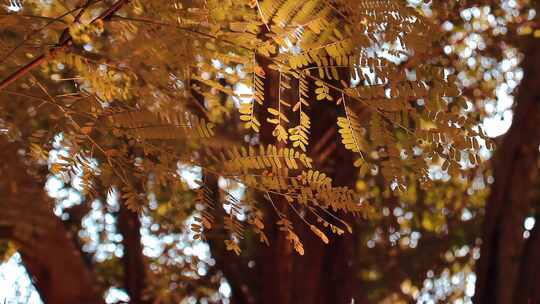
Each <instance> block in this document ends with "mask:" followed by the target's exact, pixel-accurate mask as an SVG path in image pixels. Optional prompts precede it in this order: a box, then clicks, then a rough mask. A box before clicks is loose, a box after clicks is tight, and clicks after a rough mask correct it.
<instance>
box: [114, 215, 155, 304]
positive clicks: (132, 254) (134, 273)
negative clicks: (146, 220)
mask: <svg viewBox="0 0 540 304" xmlns="http://www.w3.org/2000/svg"><path fill="white" fill-rule="evenodd" d="M140 229H141V222H140V220H139V214H137V213H136V212H134V211H131V210H129V209H128V208H127V207H126V205H125V204H120V211H119V214H118V230H119V232H120V233H121V234H122V245H123V246H124V255H123V256H122V264H123V270H124V273H123V274H124V288H125V289H126V292H127V294H128V295H129V299H130V303H133V304H141V303H148V302H149V301H145V299H144V296H143V295H144V291H145V288H146V266H145V265H146V264H145V261H144V255H143V246H142V244H141V232H140Z"/></svg>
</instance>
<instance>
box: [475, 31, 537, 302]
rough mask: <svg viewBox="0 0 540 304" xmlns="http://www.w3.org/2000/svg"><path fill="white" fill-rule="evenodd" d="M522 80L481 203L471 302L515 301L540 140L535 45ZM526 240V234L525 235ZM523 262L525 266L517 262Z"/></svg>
mask: <svg viewBox="0 0 540 304" xmlns="http://www.w3.org/2000/svg"><path fill="white" fill-rule="evenodd" d="M524 53H525V58H524V62H523V68H524V75H525V76H524V79H523V80H522V82H521V85H520V87H519V89H518V94H517V96H516V103H517V106H516V107H515V109H514V119H513V123H512V126H511V128H510V130H509V131H508V133H506V135H505V136H504V139H503V142H502V143H501V144H500V145H499V147H498V149H497V152H496V154H495V156H494V157H495V163H494V168H495V169H494V177H495V182H494V184H493V185H492V187H491V189H492V191H491V194H490V197H489V199H488V202H487V205H486V214H485V223H484V232H483V238H482V247H481V257H480V260H479V263H478V266H477V276H478V279H477V283H476V294H475V299H474V300H475V303H477V304H488V303H489V304H511V303H530V302H528V301H527V300H526V299H525V300H522V301H521V302H515V301H516V299H517V298H521V296H522V295H518V294H517V290H518V289H519V288H518V285H519V277H520V262H521V263H525V261H523V262H522V251H523V244H524V241H523V228H522V227H523V221H524V219H525V216H526V214H527V212H529V210H530V207H531V203H532V202H531V196H530V192H531V191H530V189H531V187H532V183H533V181H534V178H535V176H536V175H537V174H538V169H537V167H535V166H534V164H535V163H536V160H537V158H538V146H539V144H540V127H539V125H540V89H539V88H540V44H539V43H538V42H536V41H531V42H530V43H529V45H527V47H526V49H525V51H524ZM531 241H532V238H531ZM523 267H527V265H525V264H523Z"/></svg>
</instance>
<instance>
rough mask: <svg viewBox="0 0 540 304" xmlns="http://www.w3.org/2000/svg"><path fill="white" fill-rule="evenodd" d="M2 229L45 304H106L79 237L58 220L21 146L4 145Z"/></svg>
mask: <svg viewBox="0 0 540 304" xmlns="http://www.w3.org/2000/svg"><path fill="white" fill-rule="evenodd" d="M0 151H1V152H0V153H1V154H0V159H2V163H1V164H0V174H2V175H3V176H9V178H4V179H1V180H0V194H1V195H0V197H1V201H0V208H1V209H2V213H1V214H0V226H3V227H5V228H8V229H2V230H4V231H5V232H8V233H9V235H3V237H8V238H9V239H11V240H12V241H14V242H15V244H16V245H17V249H18V251H19V253H20V254H21V256H22V260H23V264H24V265H25V267H26V269H27V270H28V272H29V273H30V276H31V278H32V281H33V283H34V285H35V286H36V289H37V291H38V293H39V294H40V296H41V298H42V300H43V301H44V302H45V303H59V304H62V303H66V304H71V303H81V304H84V303H86V304H94V303H103V298H102V292H101V290H99V289H98V288H99V285H98V284H97V282H96V279H95V276H94V274H93V273H92V271H91V270H90V269H89V268H88V267H87V264H85V261H84V259H83V256H82V254H81V251H80V249H79V248H78V247H77V245H76V242H75V240H74V236H73V235H71V233H70V232H69V231H68V230H67V229H66V227H65V226H64V224H63V223H62V221H61V220H60V219H59V218H58V217H57V216H55V215H54V214H53V212H52V210H53V208H52V207H53V206H52V203H51V202H50V201H49V200H48V199H47V197H46V194H45V193H44V191H43V185H42V184H40V183H39V182H38V181H37V180H36V179H35V178H34V177H32V176H31V175H30V174H29V173H28V168H27V167H26V166H25V165H24V164H23V163H22V161H21V159H20V157H21V156H20V155H19V154H18V153H17V147H16V144H15V143H6V142H5V141H0Z"/></svg>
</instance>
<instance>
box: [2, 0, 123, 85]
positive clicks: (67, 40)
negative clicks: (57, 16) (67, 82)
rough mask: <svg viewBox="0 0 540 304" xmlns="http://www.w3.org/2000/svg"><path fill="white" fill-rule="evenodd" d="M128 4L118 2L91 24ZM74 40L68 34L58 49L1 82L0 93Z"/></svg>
mask: <svg viewBox="0 0 540 304" xmlns="http://www.w3.org/2000/svg"><path fill="white" fill-rule="evenodd" d="M128 2H129V0H118V1H117V2H116V3H114V4H113V5H112V6H111V7H110V8H108V9H107V10H105V11H104V12H103V13H101V14H100V15H99V16H98V17H97V18H95V19H94V20H92V22H91V23H94V22H96V21H98V20H108V19H110V18H111V16H112V15H113V14H114V13H116V12H117V11H118V10H119V9H120V8H122V6H124V4H126V3H128ZM72 40H73V37H71V36H69V34H68V36H67V37H66V38H65V39H64V38H62V39H61V41H60V43H59V44H58V45H57V46H56V47H54V48H52V49H51V50H49V52H48V54H41V55H40V56H38V57H37V58H36V59H34V60H32V61H31V62H29V63H27V64H26V65H25V66H23V67H22V68H20V69H18V70H17V71H15V72H14V73H12V74H11V75H9V76H8V77H7V78H5V79H4V80H2V81H1V82H0V91H2V90H3V89H5V88H7V87H8V86H9V85H10V84H12V83H13V82H15V81H17V80H18V79H19V78H21V77H23V76H24V75H26V74H27V73H28V72H30V71H31V70H33V69H34V68H35V67H37V66H39V65H40V64H42V63H43V62H45V61H46V60H47V58H49V57H53V56H54V55H55V54H57V53H59V52H60V51H62V50H63V49H65V48H66V47H68V46H69V45H70V44H71V42H72Z"/></svg>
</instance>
